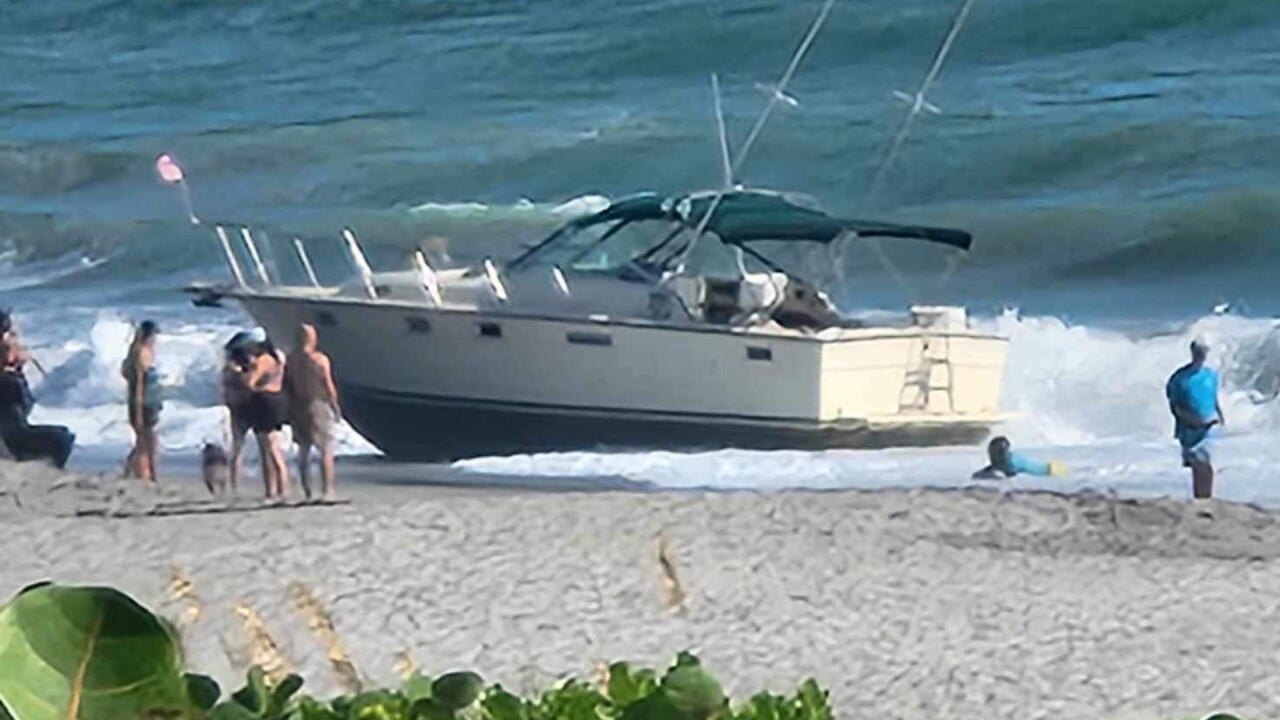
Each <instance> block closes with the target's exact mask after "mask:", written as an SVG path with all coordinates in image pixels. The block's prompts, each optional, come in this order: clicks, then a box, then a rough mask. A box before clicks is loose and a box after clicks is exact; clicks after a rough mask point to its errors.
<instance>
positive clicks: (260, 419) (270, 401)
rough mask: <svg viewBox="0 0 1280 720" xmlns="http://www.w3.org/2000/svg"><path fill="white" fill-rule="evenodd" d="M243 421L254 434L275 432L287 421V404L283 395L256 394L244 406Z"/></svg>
mask: <svg viewBox="0 0 1280 720" xmlns="http://www.w3.org/2000/svg"><path fill="white" fill-rule="evenodd" d="M245 411H246V413H245V415H246V417H245V420H247V421H248V424H249V427H250V428H252V429H253V431H254V432H259V433H262V432H276V431H278V430H279V429H280V428H282V427H284V425H285V423H286V422H287V421H288V419H289V404H288V402H287V401H286V399H285V396H284V393H282V392H276V393H269V392H256V393H254V394H253V397H252V398H250V399H249V402H248V403H246V404H245Z"/></svg>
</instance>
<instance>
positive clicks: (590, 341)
mask: <svg viewBox="0 0 1280 720" xmlns="http://www.w3.org/2000/svg"><path fill="white" fill-rule="evenodd" d="M564 337H565V340H568V341H569V343H570V344H571V345H594V346H596V347H609V346H610V345H613V338H612V337H610V336H609V334H608V333H602V332H591V331H589V330H570V331H569V332H567V333H565V336H564Z"/></svg>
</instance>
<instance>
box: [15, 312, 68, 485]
mask: <svg viewBox="0 0 1280 720" xmlns="http://www.w3.org/2000/svg"><path fill="white" fill-rule="evenodd" d="M29 358H30V356H29V355H28V354H27V352H26V350H25V349H24V348H23V347H22V345H21V343H19V342H18V340H17V329H16V327H15V326H14V324H13V320H12V318H11V317H10V316H9V314H8V313H7V312H0V451H2V452H0V457H3V456H4V455H6V454H7V455H8V456H10V457H12V459H14V460H18V461H20V462H22V461H28V460H43V461H47V462H50V463H52V464H53V465H54V466H55V467H57V468H59V469H61V468H64V467H66V465H67V459H68V458H70V457H71V451H72V450H73V449H74V448H75V443H76V436H75V435H74V434H73V433H72V432H71V431H70V430H68V429H67V428H65V427H63V426H61V425H32V424H31V423H30V415H31V410H32V408H33V407H34V406H35V396H34V395H33V394H32V393H31V387H30V385H29V384H28V383H27V376H26V372H25V365H26V362H27V360H28V359H29Z"/></svg>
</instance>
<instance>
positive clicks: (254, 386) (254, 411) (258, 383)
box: [244, 339, 289, 500]
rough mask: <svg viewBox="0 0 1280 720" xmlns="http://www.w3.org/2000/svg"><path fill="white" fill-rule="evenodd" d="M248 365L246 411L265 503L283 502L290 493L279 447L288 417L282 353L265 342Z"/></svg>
mask: <svg viewBox="0 0 1280 720" xmlns="http://www.w3.org/2000/svg"><path fill="white" fill-rule="evenodd" d="M249 357H250V358H251V362H250V364H249V368H248V371H247V372H246V373H245V376H244V378H245V386H246V387H247V388H248V390H249V400H248V403H247V404H246V408H247V410H248V413H249V417H248V421H249V427H250V428H251V429H252V430H253V434H254V436H255V437H256V438H257V439H258V455H259V457H261V459H262V482H263V485H264V486H265V487H266V496H267V499H268V500H271V499H283V498H284V497H285V495H286V494H287V493H288V490H289V468H288V466H287V465H286V464H285V461H284V451H283V450H282V449H281V447H280V431H281V430H282V429H283V428H284V425H285V422H287V420H288V416H289V406H288V401H287V399H286V398H285V394H284V373H285V358H284V353H282V352H280V351H279V350H277V349H276V347H275V345H273V344H272V343H271V340H270V339H267V340H266V341H264V342H261V343H255V344H254V345H253V346H252V348H251V349H250V350H249Z"/></svg>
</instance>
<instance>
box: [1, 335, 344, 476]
mask: <svg viewBox="0 0 1280 720" xmlns="http://www.w3.org/2000/svg"><path fill="white" fill-rule="evenodd" d="M159 335H160V327H159V326H158V325H157V324H156V323H155V322H154V321H152V320H145V321H143V322H142V323H140V324H139V325H138V326H137V328H136V329H135V331H134V333H133V337H132V339H131V340H130V342H129V348H128V350H127V351H126V352H125V358H124V362H122V363H121V365H120V373H121V375H122V376H123V378H124V381H125V388H126V404H127V407H128V420H129V427H130V429H131V430H132V431H133V436H134V443H133V447H132V448H131V449H130V451H129V455H128V457H127V458H126V459H125V465H124V474H125V476H126V477H130V478H137V479H140V480H144V481H147V482H155V481H156V476H157V456H158V454H159V441H158V438H157V434H156V428H157V426H158V425H159V423H160V416H161V414H162V412H163V410H164V386H163V384H162V382H161V379H160V372H159V369H158V368H157V366H156V340H157V338H158V337H159ZM29 364H30V365H32V366H34V367H36V369H37V370H39V371H40V372H42V373H43V372H44V371H43V369H41V368H40V366H39V364H38V363H37V362H36V360H35V358H33V357H32V356H31V354H30V353H29V352H28V351H27V350H26V348H25V347H24V346H23V344H22V341H21V339H20V337H19V336H18V330H17V327H16V326H15V324H14V322H13V318H12V316H11V315H9V313H7V312H2V311H0V458H11V459H14V460H18V461H28V460H40V461H45V462H49V463H51V464H53V465H54V466H56V467H58V468H62V467H65V466H66V463H67V459H68V458H69V457H70V456H71V451H72V449H73V448H74V447H75V435H73V434H72V433H71V431H70V430H68V429H67V428H65V427H61V426H58V425H33V424H31V423H30V422H29V418H30V414H31V410H32V408H33V407H34V405H35V397H34V396H33V394H32V392H31V388H30V385H29V384H28V381H27V377H26V366H27V365H29ZM219 385H220V390H221V395H222V401H223V404H224V405H225V406H226V408H227V410H228V416H229V423H228V425H229V429H230V445H231V452H230V454H229V455H228V454H227V453H226V451H224V450H222V449H221V446H220V445H217V446H214V445H213V444H211V445H210V447H216V448H217V451H216V452H215V453H213V455H215V456H219V455H220V456H221V457H222V462H223V463H224V464H225V465H227V466H228V467H227V468H226V469H227V471H228V473H227V474H228V479H229V480H230V485H231V489H232V491H233V492H234V491H236V490H238V488H239V480H240V474H241V467H242V462H241V457H242V455H243V451H244V445H245V440H246V439H247V436H248V434H249V433H250V432H252V433H253V434H254V436H255V437H256V438H257V441H258V450H259V454H260V456H261V458H262V477H263V483H264V485H265V488H266V496H267V498H268V499H273V498H283V497H285V495H286V494H287V493H288V490H289V469H288V466H287V463H286V462H285V454H284V448H283V447H282V442H281V432H282V430H283V428H284V426H285V425H289V426H291V427H292V429H293V440H294V442H295V443H296V444H297V446H298V475H299V480H300V481H301V483H302V490H303V493H304V494H305V495H306V496H307V497H308V498H310V497H311V496H312V491H311V483H310V469H311V456H312V451H313V450H315V451H317V452H318V453H319V456H320V475H321V481H322V483H323V489H322V492H323V494H324V496H325V497H326V498H332V497H333V496H334V494H335V491H336V488H335V479H334V427H335V425H336V424H337V422H338V420H339V418H341V417H342V413H341V409H340V408H339V406H338V390H337V386H336V385H335V384H334V381H333V371H332V368H331V365H330V361H329V358H328V356H326V355H325V354H324V353H323V352H321V351H320V349H319V347H318V343H317V336H316V329H315V328H314V327H312V326H311V325H308V324H305V323H304V324H302V325H301V326H299V328H298V337H297V350H296V351H295V352H294V353H292V354H291V355H289V356H288V358H286V356H285V354H284V353H283V352H282V351H281V350H279V349H278V348H276V347H275V345H274V344H273V343H272V342H271V340H270V339H269V338H267V337H266V334H265V333H261V332H243V333H239V334H237V335H236V336H235V337H233V338H232V339H231V341H230V342H228V343H227V344H226V346H225V347H224V364H223V369H222V376H221V381H220V383H219ZM210 447H206V453H205V459H206V460H207V459H208V457H209V455H210V453H209V452H208V450H209V449H210ZM206 484H208V481H207V479H206ZM210 489H211V490H212V489H214V488H213V487H212V485H211V486H210Z"/></svg>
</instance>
